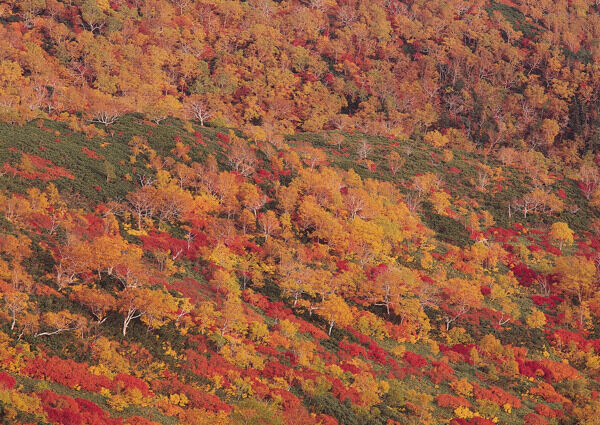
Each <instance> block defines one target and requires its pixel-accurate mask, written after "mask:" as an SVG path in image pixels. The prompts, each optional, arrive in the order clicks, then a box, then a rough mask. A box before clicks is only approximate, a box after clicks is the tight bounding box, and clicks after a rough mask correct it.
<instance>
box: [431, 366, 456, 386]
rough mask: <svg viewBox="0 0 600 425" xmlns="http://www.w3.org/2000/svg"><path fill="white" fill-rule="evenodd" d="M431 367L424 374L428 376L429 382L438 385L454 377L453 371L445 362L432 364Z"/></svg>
mask: <svg viewBox="0 0 600 425" xmlns="http://www.w3.org/2000/svg"><path fill="white" fill-rule="evenodd" d="M432 365H433V367H432V368H431V369H429V370H428V371H427V372H425V374H426V375H427V376H429V378H430V379H431V382H433V383H434V384H440V383H442V382H444V381H449V380H450V379H452V377H453V376H454V369H452V367H451V366H450V365H449V364H448V363H445V362H432Z"/></svg>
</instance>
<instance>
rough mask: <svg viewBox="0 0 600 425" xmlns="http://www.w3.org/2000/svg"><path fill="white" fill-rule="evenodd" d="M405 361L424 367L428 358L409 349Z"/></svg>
mask: <svg viewBox="0 0 600 425" xmlns="http://www.w3.org/2000/svg"><path fill="white" fill-rule="evenodd" d="M404 361H405V362H407V363H408V364H409V365H411V366H413V367H416V368H422V367H425V366H427V360H425V359H424V358H423V357H422V356H420V355H418V354H417V353H413V352H412V351H407V352H406V353H404Z"/></svg>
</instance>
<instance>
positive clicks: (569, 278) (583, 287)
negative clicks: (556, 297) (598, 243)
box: [553, 256, 597, 326]
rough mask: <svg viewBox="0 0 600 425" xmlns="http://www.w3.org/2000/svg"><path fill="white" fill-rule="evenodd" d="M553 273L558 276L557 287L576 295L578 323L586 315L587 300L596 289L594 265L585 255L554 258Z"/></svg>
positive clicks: (581, 322)
mask: <svg viewBox="0 0 600 425" xmlns="http://www.w3.org/2000/svg"><path fill="white" fill-rule="evenodd" d="M553 273H555V274H557V275H558V276H559V282H558V284H559V288H560V289H561V290H562V291H563V292H564V293H565V294H567V295H569V296H572V297H573V296H574V297H577V301H578V304H579V324H580V325H581V326H583V322H584V320H585V318H586V316H587V315H588V313H587V309H588V305H587V304H588V301H589V300H590V299H591V298H592V297H593V296H594V295H595V293H596V289H597V280H596V265H595V264H594V261H592V260H589V259H587V258H585V257H581V256H574V257H560V258H558V259H557V260H556V264H555V265H554V269H553Z"/></svg>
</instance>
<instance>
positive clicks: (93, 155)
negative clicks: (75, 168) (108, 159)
mask: <svg viewBox="0 0 600 425" xmlns="http://www.w3.org/2000/svg"><path fill="white" fill-rule="evenodd" d="M81 152H83V153H84V154H85V156H87V157H88V158H91V159H97V160H99V161H101V160H103V159H104V156H103V155H99V154H97V153H96V152H94V151H93V150H91V149H89V148H87V147H86V146H83V147H82V148H81Z"/></svg>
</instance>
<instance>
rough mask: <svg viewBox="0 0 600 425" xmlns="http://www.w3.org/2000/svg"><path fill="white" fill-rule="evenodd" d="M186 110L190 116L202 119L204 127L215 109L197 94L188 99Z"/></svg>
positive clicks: (201, 123)
mask: <svg viewBox="0 0 600 425" xmlns="http://www.w3.org/2000/svg"><path fill="white" fill-rule="evenodd" d="M185 112H186V113H187V114H188V116H189V117H190V118H192V119H195V120H197V121H200V125H201V126H202V127H204V121H207V120H209V119H210V118H211V117H212V116H213V111H212V110H211V108H210V106H209V105H208V103H206V101H204V100H203V99H201V98H200V97H199V96H196V95H193V96H190V97H188V98H187V99H186V101H185Z"/></svg>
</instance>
